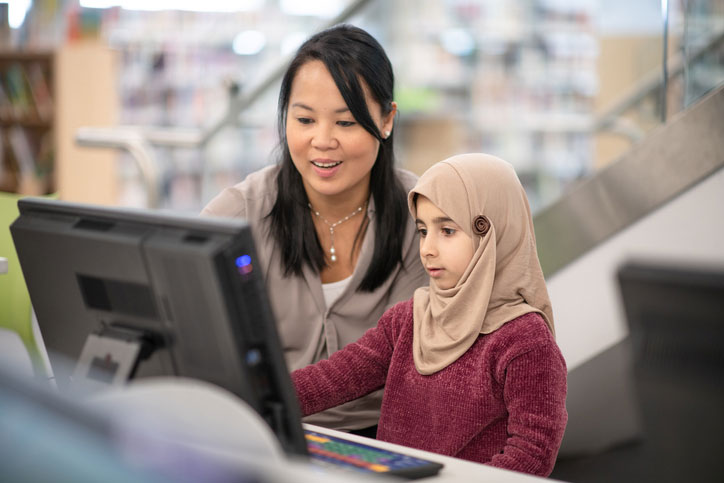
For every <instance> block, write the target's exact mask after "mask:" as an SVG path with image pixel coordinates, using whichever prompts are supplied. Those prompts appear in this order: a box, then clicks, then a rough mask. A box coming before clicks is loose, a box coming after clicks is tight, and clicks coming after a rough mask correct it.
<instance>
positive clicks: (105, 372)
mask: <svg viewBox="0 0 724 483" xmlns="http://www.w3.org/2000/svg"><path fill="white" fill-rule="evenodd" d="M158 345H159V344H158V343H157V341H155V340H154V339H152V338H150V337H148V334H147V333H145V332H143V331H139V330H133V329H126V328H122V327H115V326H114V327H104V328H103V329H101V330H100V331H98V332H95V333H92V334H90V335H88V338H87V339H86V341H85V344H84V345H83V350H82V352H81V354H80V357H79V359H78V363H77V364H76V366H75V370H74V371H73V379H72V384H73V385H74V386H77V387H78V388H81V389H83V390H96V389H106V388H108V387H109V386H120V385H123V384H125V383H126V382H128V381H129V380H130V379H131V378H132V377H133V375H134V373H135V371H136V368H137V367H138V363H139V362H140V361H141V360H143V359H146V358H147V357H148V356H149V355H151V353H152V352H153V351H154V350H155V349H156V348H157V347H158Z"/></svg>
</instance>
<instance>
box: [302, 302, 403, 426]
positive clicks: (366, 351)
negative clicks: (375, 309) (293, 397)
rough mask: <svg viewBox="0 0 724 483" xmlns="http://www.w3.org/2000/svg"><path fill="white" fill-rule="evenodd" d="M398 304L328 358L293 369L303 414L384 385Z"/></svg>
mask: <svg viewBox="0 0 724 483" xmlns="http://www.w3.org/2000/svg"><path fill="white" fill-rule="evenodd" d="M396 307H397V306H395V307H392V308H390V309H389V310H387V312H385V313H384V314H383V315H382V318H380V320H379V322H378V324H377V326H376V327H373V328H371V329H369V330H367V332H365V334H364V335H363V336H362V337H361V338H360V339H359V340H358V341H357V342H353V343H351V344H348V345H347V346H345V347H344V348H343V349H342V350H339V351H337V352H335V353H334V354H332V355H331V356H330V357H329V359H325V360H322V361H319V362H318V363H316V364H313V365H310V366H307V367H304V368H302V369H298V370H296V371H294V372H292V382H293V383H294V387H295V388H296V392H297V398H298V399H299V404H300V406H301V409H302V414H303V415H304V416H307V415H309V414H314V413H317V412H319V411H323V410H325V409H329V408H331V407H334V406H338V405H340V404H342V403H345V402H348V401H352V400H354V399H357V398H359V397H362V396H364V395H366V394H369V393H371V392H372V391H375V390H377V389H380V388H381V387H383V386H384V385H385V379H386V377H387V371H388V369H389V365H390V358H391V357H392V352H393V340H394V336H395V334H394V333H395V330H394V329H395V327H394V323H393V322H394V319H395V317H396V315H397V309H396Z"/></svg>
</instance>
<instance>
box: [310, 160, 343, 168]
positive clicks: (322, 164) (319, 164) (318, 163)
mask: <svg viewBox="0 0 724 483" xmlns="http://www.w3.org/2000/svg"><path fill="white" fill-rule="evenodd" d="M312 164H313V165H314V166H316V167H317V168H323V169H330V168H334V167H335V166H339V165H340V164H342V161H328V162H324V161H312Z"/></svg>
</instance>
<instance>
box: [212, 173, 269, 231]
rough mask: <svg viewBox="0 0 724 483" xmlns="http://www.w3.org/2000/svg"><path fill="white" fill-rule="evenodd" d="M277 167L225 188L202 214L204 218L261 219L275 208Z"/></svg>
mask: <svg viewBox="0 0 724 483" xmlns="http://www.w3.org/2000/svg"><path fill="white" fill-rule="evenodd" d="M278 172H279V166H277V165H271V166H266V167H264V168H262V169H260V170H258V171H254V172H253V173H250V174H248V175H247V176H246V178H244V179H243V180H242V181H241V182H239V183H237V184H235V185H234V186H231V187H229V188H226V189H224V190H223V191H221V193H219V194H218V195H217V196H216V197H215V198H214V199H212V200H211V201H210V202H209V203H208V204H207V205H206V206H205V207H204V209H203V211H202V212H201V213H202V215H207V216H225V217H233V218H248V219H249V220H256V219H261V218H263V217H264V216H266V215H267V214H268V213H269V211H270V210H271V208H272V206H273V205H274V201H275V199H276V194H277V185H276V178H277V173H278Z"/></svg>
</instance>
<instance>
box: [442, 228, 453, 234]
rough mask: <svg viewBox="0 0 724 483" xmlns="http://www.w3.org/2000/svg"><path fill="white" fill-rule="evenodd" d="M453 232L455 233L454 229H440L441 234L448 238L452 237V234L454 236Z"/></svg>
mask: <svg viewBox="0 0 724 483" xmlns="http://www.w3.org/2000/svg"><path fill="white" fill-rule="evenodd" d="M455 231H456V230H455V228H443V229H442V232H443V233H444V234H445V235H448V236H449V235H454V234H455Z"/></svg>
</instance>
